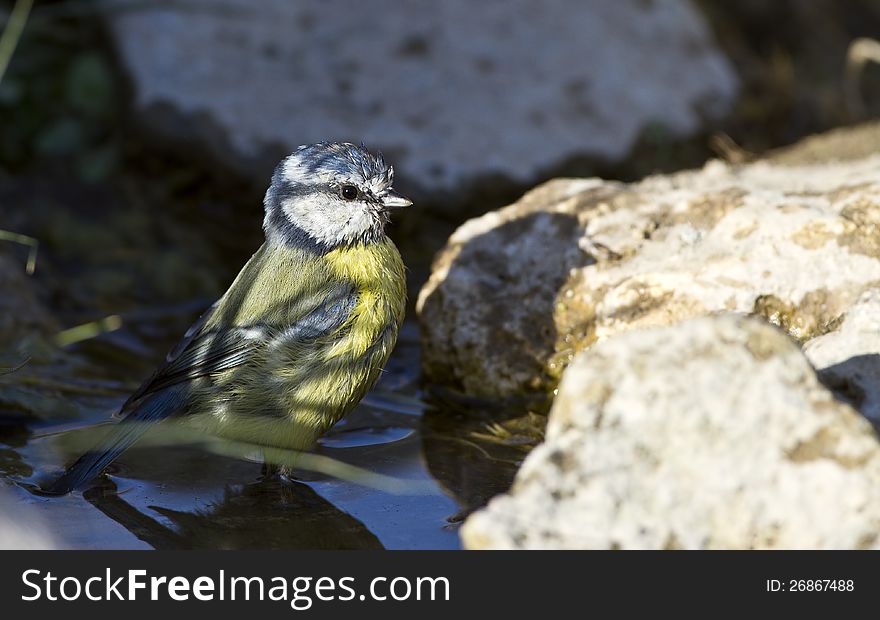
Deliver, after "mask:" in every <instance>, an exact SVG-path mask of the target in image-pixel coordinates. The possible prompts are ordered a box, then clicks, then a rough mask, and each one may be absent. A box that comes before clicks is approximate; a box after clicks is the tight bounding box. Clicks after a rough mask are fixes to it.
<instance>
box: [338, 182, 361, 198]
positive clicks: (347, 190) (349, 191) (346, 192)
mask: <svg viewBox="0 0 880 620" xmlns="http://www.w3.org/2000/svg"><path fill="white" fill-rule="evenodd" d="M339 193H340V194H341V195H342V197H343V198H344V199H345V200H354V199H355V198H357V197H358V194H360V192H359V191H358V188H357V187H355V186H354V185H343V186H342V188H341V189H340V190H339Z"/></svg>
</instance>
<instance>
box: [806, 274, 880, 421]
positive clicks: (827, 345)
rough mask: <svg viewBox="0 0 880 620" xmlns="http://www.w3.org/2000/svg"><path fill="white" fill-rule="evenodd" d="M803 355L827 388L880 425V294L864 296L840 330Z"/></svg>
mask: <svg viewBox="0 0 880 620" xmlns="http://www.w3.org/2000/svg"><path fill="white" fill-rule="evenodd" d="M804 353H806V354H807V357H808V358H809V359H810V361H811V362H812V363H813V365H814V366H815V367H816V368H818V369H819V371H820V376H821V377H822V380H823V381H824V382H825V383H826V384H827V385H829V386H831V387H832V388H833V389H834V390H835V391H839V392H840V393H841V394H842V395H845V396H847V397H848V398H849V399H851V400H852V401H853V404H854V405H856V406H857V407H858V408H859V410H860V411H861V412H862V413H863V414H864V415H866V416H868V417H869V418H871V419H872V420H874V421H875V422H878V423H880V290H876V289H875V290H872V291H870V292H868V293H865V295H864V296H863V297H862V298H861V299H860V300H859V302H858V303H857V304H856V305H854V306H853V307H852V308H850V309H849V310H847V312H846V315H845V316H844V319H843V324H842V325H841V326H840V328H838V329H837V330H836V331H833V332H831V333H829V334H826V335H824V336H820V337H819V338H816V339H814V340H811V341H810V342H808V343H807V344H806V345H805V346H804Z"/></svg>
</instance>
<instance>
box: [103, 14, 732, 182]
mask: <svg viewBox="0 0 880 620" xmlns="http://www.w3.org/2000/svg"><path fill="white" fill-rule="evenodd" d="M134 4H135V5H137V6H133V7H128V8H127V9H126V8H125V7H122V8H123V10H116V11H114V12H113V13H111V14H109V15H108V17H109V19H110V24H111V29H112V32H113V34H114V35H115V40H116V44H117V46H118V48H119V51H120V54H121V59H122V63H123V65H124V67H125V68H126V69H127V70H128V72H129V73H130V75H131V78H132V81H133V85H134V88H135V92H136V105H137V107H138V109H139V110H140V113H141V116H142V117H143V118H144V120H146V121H147V122H148V123H150V124H152V125H154V126H155V127H156V128H158V129H159V130H160V131H161V133H163V134H165V135H166V136H171V137H173V138H174V139H176V140H177V141H178V142H184V143H189V142H191V141H193V140H201V141H203V142H204V143H206V144H208V145H209V146H211V147H212V148H213V150H214V152H215V154H219V155H220V156H221V157H225V158H227V159H236V160H238V159H244V160H250V159H253V158H257V157H259V156H260V155H261V153H262V152H263V151H264V150H266V149H267V147H268V148H270V149H274V148H276V147H277V149H279V150H282V149H283V150H290V149H291V148H292V147H295V146H296V145H298V144H301V143H305V142H312V141H318V140H327V139H343V138H344V139H350V140H354V141H361V140H363V141H365V142H366V143H367V144H369V145H370V146H374V147H377V148H382V149H385V150H386V151H387V152H388V154H389V155H391V156H392V157H391V160H392V161H393V162H394V163H395V166H396V167H398V168H399V172H400V175H399V176H400V177H401V178H402V179H405V180H406V181H408V182H409V183H410V184H412V185H415V186H416V187H421V188H422V190H424V192H425V193H427V192H436V191H439V190H446V189H452V190H455V189H457V188H458V187H459V186H460V185H461V184H462V183H466V182H468V181H470V180H474V179H478V178H479V177H482V176H486V175H498V174H500V175H503V176H504V177H506V178H509V179H512V180H515V181H518V182H520V183H527V182H530V181H532V182H534V181H535V179H536V178H537V176H538V175H539V174H540V171H541V170H544V169H547V168H548V167H551V166H554V165H558V164H560V163H562V162H563V161H564V160H567V159H569V158H572V157H574V156H590V157H595V158H601V159H603V160H613V161H619V160H620V159H622V158H623V157H624V156H626V154H627V153H628V151H629V150H630V149H631V147H632V146H633V144H634V143H635V141H636V140H637V138H638V136H639V135H640V134H641V133H642V132H644V131H646V130H651V131H654V130H657V129H658V127H659V128H662V129H663V131H664V132H665V134H664V135H668V136H670V137H672V138H675V137H686V136H689V135H692V134H694V133H695V132H697V131H698V130H700V129H701V127H703V121H704V120H708V119H712V118H717V117H719V116H720V115H721V114H723V113H724V112H725V111H726V110H727V109H728V108H729V107H730V106H731V104H732V102H733V100H734V98H735V95H736V92H737V79H736V76H735V74H734V72H733V70H732V68H731V66H730V64H729V63H728V62H727V60H726V59H725V57H724V56H723V55H722V54H720V53H719V52H718V50H717V49H716V47H715V45H714V43H713V41H712V38H711V35H710V33H709V31H708V29H707V27H706V24H705V23H704V21H703V20H702V18H701V16H700V15H699V14H698V12H697V11H696V10H695V8H694V7H693V6H691V4H690V3H689V2H686V1H684V0H670V1H667V2H654V3H648V2H642V1H640V0H621V1H620V2H613V3H608V2H604V1H602V0H589V1H576V0H569V1H568V2H556V3H552V4H546V5H545V4H535V3H533V2H530V1H529V0H515V1H510V2H504V3H500V2H493V3H480V4H475V3H473V2H467V1H465V0H450V1H449V2H444V3H443V4H442V6H440V5H427V4H424V3H416V4H413V3H400V2H392V1H391V0H383V1H377V2H371V3H368V4H367V3H351V2H343V1H341V0H333V1H328V2H320V3H318V2H309V3H297V4H296V5H295V6H293V5H291V3H290V2H288V1H287V0H266V1H264V2H260V3H253V2H250V1H248V0H225V1H224V2H223V3H222V4H219V3H213V2H211V3H207V2H199V1H198V0H184V1H181V2H175V3H174V4H173V5H170V6H163V7H160V8H152V7H145V6H143V4H144V3H139V2H135V3H134ZM276 155H277V152H274V153H273V154H272V157H275V156H276ZM263 172H265V170H263Z"/></svg>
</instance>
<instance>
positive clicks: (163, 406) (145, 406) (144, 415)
mask: <svg viewBox="0 0 880 620" xmlns="http://www.w3.org/2000/svg"><path fill="white" fill-rule="evenodd" d="M182 404H183V398H182V394H181V390H180V389H176V388H170V389H166V390H163V391H161V392H157V393H156V394H152V395H150V396H149V397H147V398H146V399H144V400H143V401H142V402H141V403H139V404H138V405H137V408H136V409H134V410H132V411H131V413H129V414H128V415H126V416H125V417H124V418H123V419H122V420H120V421H119V423H118V424H116V426H115V428H114V429H113V430H112V431H111V432H110V436H109V437H108V438H107V439H106V440H105V441H104V442H102V443H101V444H100V445H98V446H96V447H95V448H93V449H92V450H90V451H89V452H86V453H85V454H83V455H82V456H81V457H79V458H78V459H77V460H76V461H75V462H74V463H73V464H72V465H70V466H69V467H67V469H66V470H65V472H64V473H63V474H62V475H61V477H60V478H58V479H57V480H55V481H54V482H53V483H52V484H51V485H50V486H49V487H48V488H47V489H45V490H44V492H45V493H47V494H50V495H66V494H67V493H70V492H71V491H74V490H76V489H78V488H80V487H82V486H83V485H85V484H86V483H88V482H90V481H91V480H92V479H93V478H94V477H95V476H97V475H98V474H100V473H101V471H102V470H103V469H104V468H105V467H107V466H108V465H109V464H110V463H112V462H113V461H114V460H116V458H117V457H118V456H119V455H120V454H122V453H123V452H125V450H127V449H128V448H129V447H130V446H131V445H132V444H133V443H134V442H135V441H137V440H138V439H139V438H140V437H141V435H143V434H144V433H145V432H146V431H147V429H148V428H149V427H150V426H151V423H152V422H158V421H159V420H162V419H164V418H167V417H168V416H170V415H172V414H173V413H175V412H176V411H178V410H179V409H180V407H181V405H182Z"/></svg>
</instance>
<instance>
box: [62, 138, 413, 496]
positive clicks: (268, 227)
mask: <svg viewBox="0 0 880 620" xmlns="http://www.w3.org/2000/svg"><path fill="white" fill-rule="evenodd" d="M393 179H394V169H393V167H392V166H390V165H388V164H387V163H386V162H385V159H384V157H383V156H382V154H381V153H379V154H376V155H374V154H372V153H371V152H369V151H368V150H367V149H366V148H365V147H364V146H363V145H361V146H357V145H355V144H352V143H349V142H320V143H317V144H311V145H304V146H300V147H299V148H297V149H296V150H295V151H294V152H293V153H292V154H291V155H289V156H287V157H286V158H284V159H283V160H282V161H281V162H280V163H279V164H278V165H277V167H276V168H275V170H274V172H273V174H272V179H271V183H270V185H269V188H268V190H267V191H266V194H265V198H264V200H263V205H264V211H265V214H264V219H263V230H264V233H265V241H264V242H263V244H262V245H261V246H260V248H259V249H258V250H257V251H256V252H255V253H254V255H253V256H252V257H251V258H250V260H248V261H247V263H246V264H245V265H244V267H243V268H242V270H241V272H240V273H239V274H238V276H237V277H236V278H235V280H234V281H233V283H232V284H231V286H230V287H229V289H228V290H227V291H226V293H224V294H223V295H222V296H221V297H220V299H218V300H217V301H216V302H215V303H214V304H213V305H212V306H210V307H209V308H208V309H207V310H206V311H205V312H204V314H203V315H202V316H201V317H200V318H199V319H198V320H197V321H196V322H195V323H194V324H193V325H192V327H190V329H189V330H187V332H186V333H185V334H184V336H183V338H182V339H181V340H180V341H179V342H178V343H177V345H176V346H175V347H174V348H173V349H172V350H171V351H170V352H169V353H168V355H167V356H166V358H165V360H164V362H163V363H162V364H161V365H160V366H159V367H158V369H157V370H156V371H155V372H154V374H153V375H152V376H151V377H150V378H149V379H147V380H146V381H145V382H144V383H143V384H142V385H141V386H140V388H139V389H137V390H136V391H135V392H134V393H133V394H132V395H131V396H130V397H129V398H128V400H126V401H125V403H124V404H123V405H122V407H121V408H120V409H119V411H118V412H117V413H116V414H115V417H117V418H119V419H118V421H117V423H116V424H114V425H113V426H112V429H111V431H110V433H109V437H107V438H106V439H105V440H103V441H102V442H100V443H99V444H98V445H97V446H96V447H94V448H93V449H92V450H90V451H89V452H87V453H85V454H83V455H82V456H81V457H80V458H79V459H78V460H76V461H75V462H74V463H73V464H71V465H70V466H69V467H67V468H66V469H65V470H64V472H63V473H62V474H61V475H60V477H58V478H57V479H56V480H55V481H54V482H52V483H51V484H50V485H49V486H48V488H47V489H45V490H46V492H47V493H48V494H54V495H61V494H67V493H69V492H71V491H73V490H77V489H81V488H82V487H83V486H84V485H86V484H87V483H89V482H90V481H91V480H93V479H94V478H96V477H97V476H98V475H99V474H100V473H101V472H102V471H103V470H104V468H106V467H107V466H108V465H109V464H110V463H111V462H112V461H113V460H114V459H116V458H117V457H118V456H119V455H120V454H121V453H122V452H123V451H125V450H126V449H127V448H128V447H129V446H131V445H132V444H133V443H134V442H135V441H137V440H138V439H139V438H140V437H141V435H142V434H143V433H144V432H145V431H146V430H147V428H149V427H151V426H152V425H153V424H155V423H157V422H159V421H162V420H167V419H174V420H177V421H178V422H179V423H181V424H183V425H184V426H186V427H187V428H189V429H191V430H194V431H196V432H199V433H206V434H208V435H212V436H216V437H220V438H226V439H231V440H234V441H241V442H249V443H251V444H257V445H260V446H264V447H266V448H267V449H268V448H281V449H290V450H307V449H309V448H310V447H312V446H313V445H314V444H315V442H316V441H317V440H318V438H319V437H320V436H321V435H322V434H323V433H325V432H326V431H327V430H328V429H330V427H332V426H333V425H334V424H335V423H336V422H337V421H339V420H340V419H341V418H342V417H343V416H345V415H346V414H347V413H348V412H349V411H351V410H352V409H353V408H354V407H355V405H356V404H357V403H358V402H359V401H360V400H361V399H362V398H363V397H364V395H365V394H366V393H367V391H368V390H369V389H370V388H371V387H372V386H373V384H374V383H375V382H376V380H377V379H378V377H379V374H380V372H381V370H382V368H383V366H384V365H385V363H386V362H387V361H388V358H389V356H390V354H391V351H392V349H393V347H394V345H395V342H396V340H397V335H398V331H399V329H400V325H401V323H402V321H403V317H404V311H405V305H406V281H405V269H404V264H403V260H402V258H401V256H400V253H399V252H398V250H397V247H396V246H395V245H394V242H393V241H392V240H391V239H390V238H389V237H388V236H387V234H386V232H385V226H386V224H387V223H388V221H389V215H390V213H391V212H392V211H395V210H397V209H400V208H403V207H409V206H410V205H412V201H410V200H409V199H407V198H405V197H404V196H402V195H401V194H399V193H398V192H396V191H395V190H394V189H393V187H392V182H393Z"/></svg>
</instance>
